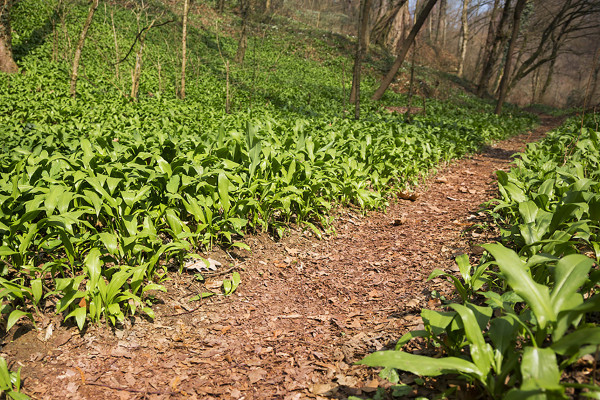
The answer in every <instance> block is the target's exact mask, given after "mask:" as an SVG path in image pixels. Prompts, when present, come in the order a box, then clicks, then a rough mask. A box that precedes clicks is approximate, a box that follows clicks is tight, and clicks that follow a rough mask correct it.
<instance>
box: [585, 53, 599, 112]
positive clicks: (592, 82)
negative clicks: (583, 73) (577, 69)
mask: <svg viewBox="0 0 600 400" xmlns="http://www.w3.org/2000/svg"><path fill="white" fill-rule="evenodd" d="M599 56H600V47H598V48H596V51H595V52H594V65H593V67H592V69H591V70H590V77H589V79H588V84H587V88H586V93H585V98H584V99H583V108H584V109H585V108H587V107H589V106H590V104H591V102H592V100H593V98H594V93H595V92H596V88H597V86H598V73H600V64H599V63H598V61H599V59H598V58H599ZM590 86H591V89H590Z"/></svg>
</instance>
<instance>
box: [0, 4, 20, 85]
mask: <svg viewBox="0 0 600 400" xmlns="http://www.w3.org/2000/svg"><path fill="white" fill-rule="evenodd" d="M11 7H12V0H2V2H1V3H0V72H5V73H8V74H14V73H15V72H18V71H19V68H18V67H17V64H16V63H15V60H14V58H13V53H12V33H11V29H10V8H11Z"/></svg>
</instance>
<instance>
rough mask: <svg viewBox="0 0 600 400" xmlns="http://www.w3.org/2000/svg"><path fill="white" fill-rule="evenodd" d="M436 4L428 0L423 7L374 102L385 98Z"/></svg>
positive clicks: (374, 97)
mask: <svg viewBox="0 0 600 400" xmlns="http://www.w3.org/2000/svg"><path fill="white" fill-rule="evenodd" d="M436 2H437V0H427V1H426V2H425V4H424V5H423V6H422V7H421V12H420V13H419V15H418V16H417V18H416V20H415V24H414V25H413V27H412V29H411V30H410V33H409V34H408V37H407V38H406V39H404V42H403V43H402V47H401V48H400V50H399V52H398V56H397V57H396V60H395V61H394V64H393V65H392V67H391V68H390V70H389V71H388V73H387V74H386V75H385V77H384V78H383V80H382V81H381V84H380V85H379V88H377V90H376V91H375V93H374V94H373V97H372V99H373V100H379V99H381V97H382V96H383V94H384V93H385V91H386V90H387V88H388V87H389V86H390V84H391V83H392V81H393V80H394V77H395V76H396V74H397V73H398V70H399V69H400V66H401V65H402V63H403V62H404V59H405V58H406V54H408V50H409V49H410V46H411V45H412V43H413V42H414V40H415V37H416V36H417V33H419V31H420V30H421V27H422V26H423V23H424V22H425V20H426V19H427V16H429V13H430V12H431V9H432V8H433V6H434V5H435V3H436Z"/></svg>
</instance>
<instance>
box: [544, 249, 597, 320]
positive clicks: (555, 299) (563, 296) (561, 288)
mask: <svg viewBox="0 0 600 400" xmlns="http://www.w3.org/2000/svg"><path fill="white" fill-rule="evenodd" d="M593 264H594V261H593V260H591V259H590V258H588V257H586V256H584V255H581V254H570V255H568V256H565V257H563V258H562V259H561V260H560V261H559V262H558V263H557V264H556V267H555V268H554V288H553V289H552V293H551V294H550V300H551V301H552V307H553V309H554V312H555V313H556V314H557V315H558V313H559V312H561V311H562V310H563V305H564V304H565V303H567V302H568V301H569V299H570V298H572V297H573V295H574V294H575V293H576V292H577V290H578V289H579V287H581V285H583V284H584V283H585V281H586V280H587V278H588V273H589V271H590V269H591V268H592V265H593Z"/></svg>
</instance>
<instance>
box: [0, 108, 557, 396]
mask: <svg viewBox="0 0 600 400" xmlns="http://www.w3.org/2000/svg"><path fill="white" fill-rule="evenodd" d="M542 119H543V121H542V122H543V123H542V126H541V127H540V128H538V129H537V130H535V131H533V132H529V133H527V134H524V135H521V136H517V137H514V138H512V139H509V140H506V141H503V142H499V143H497V144H495V145H493V146H490V147H488V148H486V149H484V151H483V152H481V153H480V154H476V155H473V156H471V157H469V158H466V159H462V160H459V161H456V162H453V163H451V164H449V165H447V166H443V167H441V169H440V170H439V172H438V173H437V174H436V175H435V176H432V177H430V178H429V179H428V180H427V181H426V182H425V183H424V184H423V185H422V186H421V187H420V188H419V189H418V191H417V192H416V196H414V197H416V199H415V200H414V201H411V200H402V199H397V200H394V201H392V202H391V205H390V207H389V208H388V209H387V211H386V212H371V213H368V215H366V216H362V215H360V213H358V212H353V211H352V210H343V211H341V212H340V214H339V216H338V218H337V222H336V223H335V229H336V234H335V235H331V236H329V237H326V238H324V239H322V240H318V239H316V238H314V237H313V236H312V235H310V234H309V233H308V232H302V231H300V230H292V231H291V232H290V233H289V235H287V236H286V237H285V238H284V239H283V240H281V241H278V242H275V241H273V240H272V239H271V238H270V237H269V236H267V235H265V234H259V235H256V236H250V237H247V238H246V239H245V242H246V243H247V244H248V245H249V246H250V247H251V248H252V252H251V253H249V252H244V251H238V252H236V253H235V254H233V253H231V254H227V253H226V252H224V251H222V250H220V251H217V252H215V253H214V254H211V257H212V258H214V259H216V260H218V261H221V262H222V264H223V266H222V267H221V268H222V269H221V271H223V272H225V271H230V270H231V268H232V267H233V268H234V269H235V270H237V271H239V272H240V274H241V276H242V283H241V285H240V287H239V288H238V289H237V291H236V292H235V293H234V294H233V295H231V296H229V297H225V296H215V297H212V298H209V299H205V300H203V301H202V302H190V301H189V299H190V298H191V297H193V296H195V295H197V294H198V293H200V292H203V291H206V290H207V289H206V288H209V289H210V288H212V289H213V290H215V289H214V288H217V287H219V286H220V284H221V281H222V280H223V279H225V278H227V277H228V275H227V274H217V275H215V276H213V277H210V278H207V279H206V281H205V282H204V283H201V282H198V281H197V280H195V279H194V277H193V274H188V273H184V274H181V275H180V274H177V273H173V274H171V275H170V278H171V280H169V281H167V282H166V286H167V288H168V292H167V293H159V294H157V295H156V298H157V304H156V305H155V306H154V310H155V312H156V319H155V320H154V321H151V320H147V319H144V318H142V317H140V316H136V317H134V318H132V319H130V320H127V321H125V323H124V324H123V325H122V326H119V327H118V328H109V327H106V326H104V325H101V326H90V327H88V328H87V329H86V331H85V332H83V333H80V332H79V331H78V330H77V328H76V327H73V326H71V325H65V324H61V320H60V318H59V317H58V316H53V315H44V316H39V317H38V321H37V324H36V326H37V327H36V328H34V327H33V326H31V325H28V324H27V323H26V322H23V324H22V325H20V326H16V327H14V328H13V329H12V330H11V331H10V332H9V334H7V335H5V337H4V338H3V340H2V355H3V356H4V357H6V358H7V359H8V360H9V361H10V362H11V363H12V364H11V368H13V369H16V368H18V367H19V366H22V367H23V369H22V376H23V378H24V391H25V393H27V394H29V395H30V396H32V398H34V399H98V400H99V399H171V398H174V399H178V398H182V399H183V398H186V399H305V398H314V399H338V398H339V399H343V398H347V397H348V396H351V395H356V396H363V397H369V396H370V395H372V394H373V392H374V391H376V389H377V388H378V387H386V386H389V383H387V382H386V381H384V380H381V379H380V378H379V377H378V376H377V371H376V370H373V369H369V368H366V367H364V366H358V365H353V363H354V362H356V361H359V360H360V359H361V358H362V357H364V356H365V355H366V354H368V353H369V352H372V351H374V350H380V349H384V348H390V347H392V346H393V345H394V342H395V340H397V339H398V338H399V337H400V336H401V335H402V334H404V333H406V332H407V331H410V330H414V329H416V328H418V327H419V326H420V325H421V324H422V321H421V318H420V311H421V309H422V308H424V307H430V308H432V307H437V306H439V305H440V300H439V298H438V297H439V296H440V295H443V296H446V297H447V298H451V297H453V296H454V294H453V293H452V291H451V289H450V287H449V285H448V284H446V283H445V281H444V280H442V279H434V280H433V281H430V282H427V277H428V276H429V274H430V273H431V272H432V271H433V270H434V269H436V268H438V269H443V270H446V271H456V267H455V263H454V260H453V259H454V258H455V257H456V256H457V255H459V254H463V253H466V254H469V255H470V256H471V257H472V258H473V259H477V258H478V257H479V255H480V254H481V251H482V249H481V247H478V246H477V244H478V243H483V242H488V241H490V240H493V239H494V238H493V234H494V231H493V230H490V229H486V225H487V223H488V220H487V217H486V214H485V213H482V212H481V207H480V205H481V204H482V203H484V202H486V201H489V200H490V199H492V198H494V197H495V196H497V187H496V184H495V174H494V172H495V171H496V170H499V169H508V168H509V167H510V163H511V161H512V157H511V156H512V155H513V154H514V153H515V152H517V151H522V150H523V149H524V146H525V144H526V143H528V142H531V141H535V140H538V139H540V138H541V137H542V136H543V134H544V133H545V132H546V131H548V130H549V129H552V128H554V127H555V126H557V125H558V124H559V122H560V121H559V120H557V119H552V118H549V117H543V118H542ZM405 197H406V196H405ZM414 197H413V198H414ZM490 235H491V236H490ZM401 378H402V381H403V382H404V383H407V384H413V383H414V377H411V376H408V375H402V376H401ZM415 386H416V385H415ZM415 393H416V392H415Z"/></svg>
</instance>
